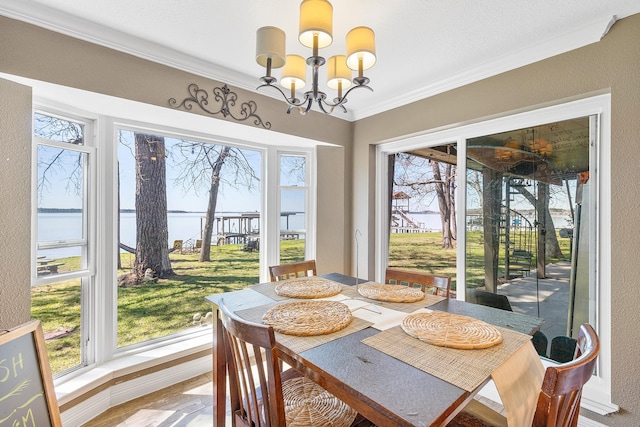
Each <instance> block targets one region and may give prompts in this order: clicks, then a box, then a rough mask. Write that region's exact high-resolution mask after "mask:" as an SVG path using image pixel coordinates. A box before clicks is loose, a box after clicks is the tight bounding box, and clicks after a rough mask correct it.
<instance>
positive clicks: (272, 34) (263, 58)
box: [256, 27, 286, 68]
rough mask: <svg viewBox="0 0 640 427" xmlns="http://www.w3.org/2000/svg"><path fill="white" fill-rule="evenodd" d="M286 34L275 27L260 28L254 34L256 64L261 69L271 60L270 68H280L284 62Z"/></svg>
mask: <svg viewBox="0 0 640 427" xmlns="http://www.w3.org/2000/svg"><path fill="white" fill-rule="evenodd" d="M285 40H286V34H285V33H284V31H282V30H281V29H280V28H277V27H262V28H259V29H258V31H257V33H256V62H257V63H258V64H260V65H262V66H263V67H266V66H267V63H268V60H269V59H271V68H280V67H282V66H283V65H284V62H285V52H286V49H285V45H286V43H285Z"/></svg>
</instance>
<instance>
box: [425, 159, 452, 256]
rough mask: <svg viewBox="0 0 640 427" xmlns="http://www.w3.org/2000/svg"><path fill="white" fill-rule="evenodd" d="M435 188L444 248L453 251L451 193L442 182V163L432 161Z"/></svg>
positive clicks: (446, 184)
mask: <svg viewBox="0 0 640 427" xmlns="http://www.w3.org/2000/svg"><path fill="white" fill-rule="evenodd" d="M431 168H432V170H433V180H434V188H435V189H436V195H437V197H438V207H439V209H440V222H441V224H442V247H443V248H444V249H453V248H454V246H453V235H452V233H451V204H450V203H449V195H450V191H449V188H448V183H445V182H444V181H443V180H442V174H441V173H440V163H438V162H435V161H432V162H431Z"/></svg>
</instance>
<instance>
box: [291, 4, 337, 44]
mask: <svg viewBox="0 0 640 427" xmlns="http://www.w3.org/2000/svg"><path fill="white" fill-rule="evenodd" d="M316 34H317V35H318V48H319V49H321V48H323V47H327V46H329V45H330V44H331V42H332V41H333V36H332V34H333V6H331V3H329V2H328V1H327V0H304V1H303V2H302V3H300V32H299V36H298V40H300V43H302V45H303V46H306V47H310V48H313V36H314V35H316Z"/></svg>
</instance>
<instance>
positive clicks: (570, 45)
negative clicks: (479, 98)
mask: <svg viewBox="0 0 640 427" xmlns="http://www.w3.org/2000/svg"><path fill="white" fill-rule="evenodd" d="M0 14H2V15H4V16H7V17H9V18H13V19H17V20H20V21H23V22H27V23H29V24H33V25H36V26H39V27H42V28H46V29H48V30H51V31H55V32H57V33H61V34H64V35H67V36H70V37H73V38H76V39H80V40H84V41H87V42H90V43H94V44H97V45H100V46H103V47H107V48H110V49H114V50H117V51H120V52H124V53H127V54H130V55H133V56H136V57H139V58H142V59H146V60H149V61H153V62H156V63H158V64H162V65H166V66H169V67H172V68H176V69H179V70H182V71H186V72H189V73H192V74H195V75H199V76H202V77H206V78H209V79H213V80H217V81H220V82H223V83H227V84H229V85H231V86H234V87H236V88H240V89H244V90H247V91H251V92H254V93H258V94H260V95H263V96H268V97H270V98H273V99H276V100H278V101H282V99H281V98H280V94H279V93H277V92H276V91H273V92H272V91H257V90H256V87H257V85H258V81H257V79H256V78H255V76H249V75H247V74H243V73H239V72H237V71H234V70H231V69H228V68H226V67H221V66H219V65H216V64H214V63H211V62H209V61H204V60H202V59H199V58H197V57H194V56H191V55H186V54H184V53H182V52H180V51H177V50H175V49H171V48H167V47H165V46H162V45H159V44H157V43H153V42H149V41H146V40H143V39H140V38H138V37H133V36H130V35H127V34H124V33H122V32H120V31H116V30H113V29H111V28H108V27H106V26H103V25H100V24H97V23H93V22H89V21H86V20H84V19H81V18H78V17H75V16H72V15H69V14H67V13H64V12H61V11H59V10H56V9H53V8H51V7H48V6H45V5H41V4H39V3H38V4H36V3H34V2H32V1H31V0H21V1H16V2H11V3H10V5H7V2H6V1H3V0H0ZM615 22H616V17H615V16H610V17H607V18H604V19H601V20H598V21H596V22H593V23H591V24H589V25H585V26H583V27H580V28H577V29H574V30H572V31H568V32H566V33H564V34H562V35H560V36H559V37H554V38H551V39H547V40H542V41H539V42H535V43H533V44H531V45H529V46H524V47H523V48H522V49H519V50H518V51H514V52H510V53H507V54H505V55H502V56H501V57H498V58H496V59H495V60H491V61H488V62H486V63H483V64H478V66H476V67H473V68H470V69H466V70H465V71H463V72H461V73H458V74H455V75H451V76H448V77H445V78H443V79H440V80H438V81H435V82H433V83H431V84H428V85H425V86H422V87H419V88H417V89H414V90H412V91H409V92H407V93H404V94H402V95H397V96H393V97H391V98H389V99H387V100H385V101H383V102H376V103H370V104H369V105H367V106H365V107H362V108H359V109H357V110H353V109H349V110H348V112H347V114H336V115H333V117H336V118H338V119H342V120H347V121H357V120H360V119H364V118H367V117H369V116H373V115H375V114H379V113H382V112H385V111H388V110H391V109H394V108H398V107H402V106H404V105H407V104H410V103H412V102H415V101H419V100H421V99H424V98H428V97H431V96H434V95H437V94H440V93H443V92H446V91H449V90H452V89H455V88H458V87H461V86H464V85H467V84H469V83H473V82H476V81H479V80H482V79H485V78H488V77H492V76H495V75H497V74H500V73H504V72H506V71H510V70H513V69H516V68H519V67H522V66H525V65H529V64H532V63H534V62H537V61H540V60H543V59H546V58H550V57H552V56H555V55H559V54H562V53H565V52H568V51H571V50H574V49H577V48H580V47H583V46H586V45H589V44H592V43H596V42H598V41H600V40H601V39H602V37H604V36H605V35H606V34H607V32H608V31H609V29H610V28H611V26H612V25H613V24H614V23H615ZM282 104H283V109H286V108H287V106H286V104H285V103H284V102H282Z"/></svg>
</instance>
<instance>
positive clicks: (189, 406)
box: [84, 373, 231, 427]
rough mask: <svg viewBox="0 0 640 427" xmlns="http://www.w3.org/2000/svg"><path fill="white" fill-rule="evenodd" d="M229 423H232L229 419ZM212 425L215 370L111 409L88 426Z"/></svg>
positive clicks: (163, 426) (185, 426) (166, 426)
mask: <svg viewBox="0 0 640 427" xmlns="http://www.w3.org/2000/svg"><path fill="white" fill-rule="evenodd" d="M227 425H231V424H230V423H229V422H227ZM116 426H117V427H204V426H206V427H211V426H213V387H212V374H211V373H208V374H205V375H200V376H198V377H195V378H192V379H190V380H187V381H185V382H182V383H180V384H176V385H175V386H172V387H167V388H165V389H162V390H159V391H157V392H155V393H152V394H149V395H147V396H143V397H140V398H138V399H134V400H132V401H129V402H126V403H123V404H122V405H119V406H116V407H114V408H111V409H109V410H108V411H106V412H104V413H102V414H100V415H98V416H97V417H96V418H94V419H93V420H91V421H89V422H88V423H86V424H85V426H84V427H116Z"/></svg>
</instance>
